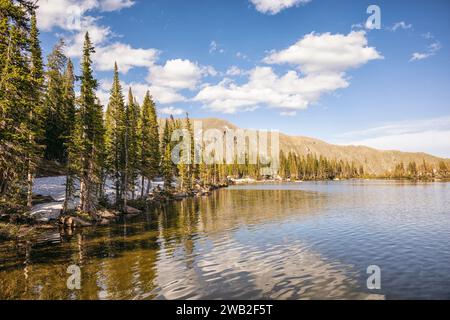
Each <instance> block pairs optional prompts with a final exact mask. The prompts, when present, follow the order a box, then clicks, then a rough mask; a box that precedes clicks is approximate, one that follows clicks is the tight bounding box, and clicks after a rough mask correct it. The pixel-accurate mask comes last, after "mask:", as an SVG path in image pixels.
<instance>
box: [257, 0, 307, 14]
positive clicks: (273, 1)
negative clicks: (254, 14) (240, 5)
mask: <svg viewBox="0 0 450 320" xmlns="http://www.w3.org/2000/svg"><path fill="white" fill-rule="evenodd" d="M310 1H311V0H250V2H251V3H252V4H253V5H254V6H255V8H256V10H258V11H259V12H261V13H265V14H270V15H274V14H277V13H279V12H280V11H282V10H284V9H288V8H291V7H294V6H299V5H301V4H306V3H308V2H310Z"/></svg>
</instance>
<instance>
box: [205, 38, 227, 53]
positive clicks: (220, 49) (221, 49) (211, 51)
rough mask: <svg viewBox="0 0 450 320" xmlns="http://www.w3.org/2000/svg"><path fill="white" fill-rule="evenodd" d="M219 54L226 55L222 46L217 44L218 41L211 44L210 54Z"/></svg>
mask: <svg viewBox="0 0 450 320" xmlns="http://www.w3.org/2000/svg"><path fill="white" fill-rule="evenodd" d="M216 51H217V52H219V53H224V52H225V50H224V49H223V48H221V47H220V45H219V44H218V43H217V42H216V41H214V40H213V41H211V43H210V44H209V53H214V52H216Z"/></svg>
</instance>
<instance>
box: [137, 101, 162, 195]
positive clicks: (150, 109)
mask: <svg viewBox="0 0 450 320" xmlns="http://www.w3.org/2000/svg"><path fill="white" fill-rule="evenodd" d="M139 135H140V137H139V138H140V144H141V148H140V160H141V161H140V171H141V176H142V181H141V197H142V198H144V192H146V194H147V195H148V192H149V190H150V186H151V182H152V180H153V179H155V178H156V177H157V176H158V174H159V167H160V161H161V156H160V154H161V153H160V146H159V129H158V118H157V115H156V107H155V103H154V102H153V100H152V98H151V96H150V92H147V93H146V95H145V98H144V102H143V104H142V111H141V117H140V121H139ZM145 179H147V189H146V190H145Z"/></svg>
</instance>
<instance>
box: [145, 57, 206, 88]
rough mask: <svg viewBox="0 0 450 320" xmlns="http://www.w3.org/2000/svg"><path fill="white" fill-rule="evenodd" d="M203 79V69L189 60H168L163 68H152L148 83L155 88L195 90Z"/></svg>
mask: <svg viewBox="0 0 450 320" xmlns="http://www.w3.org/2000/svg"><path fill="white" fill-rule="evenodd" d="M201 77H202V70H201V68H200V67H199V66H198V65H197V64H196V63H194V62H191V61H189V60H182V59H174V60H168V61H167V62H166V63H165V65H163V66H157V65H155V66H153V67H151V68H150V74H149V76H148V81H149V82H151V83H152V84H154V85H155V86H161V87H169V88H174V89H191V90H192V89H195V88H196V86H197V85H198V83H199V81H200V79H201Z"/></svg>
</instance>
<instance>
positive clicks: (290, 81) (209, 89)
mask: <svg viewBox="0 0 450 320" xmlns="http://www.w3.org/2000/svg"><path fill="white" fill-rule="evenodd" d="M347 86H348V82H347V81H346V80H345V79H344V78H343V75H341V74H333V73H329V74H314V75H307V76H305V77H300V76H299V74H298V73H297V72H296V71H289V72H287V73H286V74H284V75H283V76H278V75H277V74H275V72H274V71H273V70H272V68H271V67H256V68H255V69H253V70H252V71H250V75H249V81H248V82H247V83H246V84H243V85H237V84H236V83H235V82H233V81H232V80H230V79H225V80H223V81H222V82H220V83H219V84H217V85H206V86H205V87H203V88H202V89H201V90H200V92H199V93H198V94H197V96H196V97H195V98H194V100H195V101H200V102H202V103H203V104H205V105H206V106H207V107H208V108H210V109H212V110H214V111H218V112H222V113H235V112H237V111H249V110H254V109H256V108H257V107H258V106H261V105H268V106H270V107H273V108H280V109H282V110H283V112H292V111H295V110H301V109H306V108H307V107H308V106H309V105H310V104H311V103H314V102H316V101H317V100H318V99H319V98H320V96H321V95H322V94H324V93H327V92H332V91H334V90H337V89H340V88H346V87H347Z"/></svg>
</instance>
